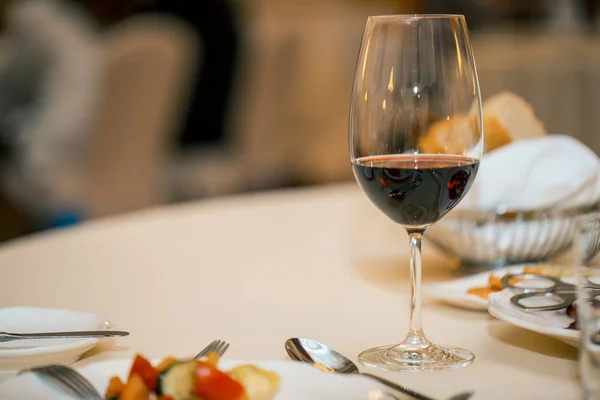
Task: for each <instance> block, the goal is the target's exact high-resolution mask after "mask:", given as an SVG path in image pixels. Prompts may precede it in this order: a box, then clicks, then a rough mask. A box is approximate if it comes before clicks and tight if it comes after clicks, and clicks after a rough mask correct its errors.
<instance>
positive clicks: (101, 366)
mask: <svg viewBox="0 0 600 400" xmlns="http://www.w3.org/2000/svg"><path fill="white" fill-rule="evenodd" d="M247 363H251V364H255V365H258V366H260V367H262V368H265V369H267V370H271V371H275V372H277V373H278V374H279V376H280V378H281V387H280V389H279V392H278V394H277V396H276V400H307V399H327V400H336V399H339V400H371V399H379V400H386V399H387V400H391V398H390V397H387V396H384V395H383V392H385V389H384V388H382V387H381V386H380V385H379V384H377V383H376V382H374V381H372V380H370V379H368V378H365V377H362V376H357V375H353V376H352V375H334V374H330V373H326V372H323V371H320V370H318V369H316V368H314V367H312V366H310V365H307V364H302V363H298V362H292V361H256V362H254V361H244V362H241V361H232V360H222V361H221V362H220V366H221V368H223V369H229V368H231V367H233V366H234V365H238V364H247ZM130 365H131V360H112V361H103V362H99V363H96V364H91V365H88V366H86V367H83V368H81V369H80V370H79V371H80V372H81V373H82V374H83V375H84V376H85V377H87V378H88V379H89V380H90V382H92V383H93V384H94V385H95V386H96V387H97V388H98V390H99V391H100V393H101V394H104V391H105V390H106V385H107V383H108V380H109V379H110V377H111V376H113V375H119V376H120V377H121V378H122V379H124V378H126V377H127V372H128V371H129V366H130ZM0 398H2V399H3V400H13V399H15V400H17V399H19V400H21V399H25V398H26V399H28V400H37V399H39V400H42V399H43V400H49V399H61V400H62V399H65V400H66V399H68V397H67V396H64V395H62V394H61V393H59V392H57V391H55V390H54V389H52V388H51V387H49V386H48V385H47V384H45V383H44V382H43V381H42V380H40V379H39V378H37V377H36V376H34V375H32V374H23V375H19V376H17V377H15V378H12V379H8V380H6V381H4V382H2V383H0Z"/></svg>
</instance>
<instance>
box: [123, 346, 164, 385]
mask: <svg viewBox="0 0 600 400" xmlns="http://www.w3.org/2000/svg"><path fill="white" fill-rule="evenodd" d="M134 374H137V375H139V376H140V378H142V380H143V381H144V383H145V384H146V387H147V388H148V390H149V391H151V392H154V391H155V390H156V383H157V381H158V375H159V374H158V371H157V370H156V368H154V367H153V366H152V364H150V361H148V360H146V359H145V358H144V357H142V356H141V355H139V354H137V355H136V356H135V360H133V364H132V365H131V371H129V378H131V376H132V375H134Z"/></svg>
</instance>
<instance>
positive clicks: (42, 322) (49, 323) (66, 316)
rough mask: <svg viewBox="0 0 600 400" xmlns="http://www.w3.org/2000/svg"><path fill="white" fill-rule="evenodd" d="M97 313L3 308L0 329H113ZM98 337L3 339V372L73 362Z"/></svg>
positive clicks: (0, 371) (0, 365)
mask: <svg viewBox="0 0 600 400" xmlns="http://www.w3.org/2000/svg"><path fill="white" fill-rule="evenodd" d="M111 328H112V326H111V325H110V323H108V322H107V321H106V320H105V319H104V318H103V317H102V316H100V315H97V314H91V313H85V312H79V311H71V310H62V309H52V308H36V307H9V308H0V332H12V333H36V332H59V331H77V330H100V329H111ZM98 341H99V339H35V340H18V341H17V340H15V341H11V342H4V343H0V374H11V373H15V372H17V371H19V370H21V369H23V368H28V367H32V366H36V365H43V364H52V363H63V364H70V363H72V362H75V361H77V359H78V358H79V357H80V356H81V355H82V354H83V353H85V352H86V351H88V350H90V349H91V348H92V347H94V346H95V345H96V344H97V343H98Z"/></svg>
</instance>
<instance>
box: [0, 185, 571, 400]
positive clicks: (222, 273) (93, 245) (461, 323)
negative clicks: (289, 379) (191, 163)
mask: <svg viewBox="0 0 600 400" xmlns="http://www.w3.org/2000/svg"><path fill="white" fill-rule="evenodd" d="M426 236H427V235H425V237H426ZM423 252H424V255H423V282H424V283H432V282H442V281H447V280H450V279H454V278H456V277H458V276H460V275H463V274H465V273H468V272H469V271H468V270H466V269H465V267H460V266H459V265H457V263H456V262H455V261H454V260H451V259H449V258H447V257H445V256H444V255H442V254H441V253H439V252H438V251H437V250H436V249H435V248H434V247H433V245H432V244H430V243H428V242H427V241H425V242H424V246H423ZM408 265H409V262H408V239H407V236H406V233H404V231H403V230H402V228H401V227H399V226H397V225H395V224H394V223H392V222H390V221H388V220H387V219H386V217H384V216H383V215H380V213H379V212H378V211H377V210H376V209H375V207H374V206H373V205H372V204H370V202H369V201H368V200H367V198H366V196H365V195H364V194H363V193H362V192H361V191H360V189H359V188H358V187H357V186H356V185H355V184H354V183H342V184H334V185H325V186H317V187H309V188H300V189H297V188H295V189H285V190H278V191H271V192H257V193H250V194H243V195H238V196H232V197H225V198H214V199H208V200H201V201H197V202H191V203H182V204H175V205H165V206H159V207H155V208H151V209H146V210H142V211H138V212H133V213H129V214H125V215H119V216H115V217H109V218H105V219H98V220H93V221H89V222H85V223H82V224H80V225H78V226H75V227H71V228H63V229H59V230H54V231H48V232H44V233H39V234H35V235H31V236H28V237H24V238H21V239H18V240H14V241H11V242H7V243H5V244H3V245H2V246H0V271H1V275H0V306H1V307H8V306H39V307H52V308H67V309H73V310H79V311H87V312H93V313H98V314H101V315H102V316H104V317H106V318H107V319H108V320H109V321H110V322H111V323H112V324H114V326H115V327H116V328H117V329H122V330H127V331H129V332H130V333H131V334H130V336H128V337H125V338H120V339H116V340H110V341H106V342H104V343H101V344H99V345H98V346H97V347H96V348H94V349H93V350H91V351H89V352H88V353H86V354H85V355H84V356H83V357H82V359H81V360H80V361H78V362H77V363H76V364H75V366H84V365H86V364H90V363H94V362H97V361H100V360H106V359H115V358H117V359H126V358H130V357H131V356H132V355H133V354H135V353H142V354H144V355H146V356H148V357H153V358H160V357H164V356H166V355H174V356H191V355H194V354H196V353H197V352H198V351H199V350H200V349H201V348H203V347H204V346H205V345H206V344H207V343H209V342H210V341H211V340H213V339H223V340H227V341H229V342H230V343H231V347H230V349H229V350H228V352H227V354H226V357H227V358H230V359H236V360H286V359H287V354H286V352H285V348H284V342H285V341H286V339H288V338H291V337H305V338H310V339H314V340H318V341H320V342H323V343H326V344H328V345H329V346H331V347H333V348H335V349H336V350H337V351H339V352H341V353H342V354H344V355H347V356H348V357H350V358H352V359H353V360H355V361H356V360H357V356H358V354H359V352H360V351H362V350H365V349H367V348H371V347H374V346H378V345H383V344H392V343H395V342H399V341H400V340H402V339H403V338H404V336H405V334H406V332H407V330H408V322H409V269H408ZM422 320H423V325H424V329H425V333H426V335H427V336H428V337H429V338H430V339H431V340H432V341H433V342H435V343H439V344H448V345H453V346H459V347H463V348H466V349H469V350H471V351H472V352H473V353H474V354H475V361H474V362H473V363H472V364H471V365H469V366H467V367H464V368H459V369H453V370H443V371H435V372H422V371H421V372H386V371H369V372H373V373H376V374H380V375H381V376H383V377H386V378H389V379H390V380H393V381H395V382H397V383H401V384H403V385H405V386H407V387H409V388H411V389H413V390H416V391H419V392H421V393H423V394H426V395H429V396H432V397H435V398H440V399H444V398H448V397H449V396H450V395H452V394H455V393H458V392H462V391H471V390H472V391H474V392H475V396H474V397H473V399H503V400H505V399H515V400H516V399H527V400H531V399H544V400H548V399H561V400H565V399H577V398H580V396H581V394H580V388H579V387H580V384H579V378H578V370H577V357H578V351H577V349H576V348H574V347H571V346H569V345H567V344H565V343H563V342H561V341H559V340H557V339H554V338H550V337H547V336H543V335H541V334H538V333H534V332H530V331H527V330H524V329H521V328H518V327H516V326H512V325H510V324H508V323H506V322H503V321H500V320H498V319H495V318H493V317H492V316H490V315H489V314H488V313H487V312H485V311H473V310H467V309H461V308H457V307H454V306H451V305H447V304H444V303H441V302H437V301H435V300H433V299H431V298H427V297H424V298H423V317H422ZM361 368H362V369H363V370H368V368H365V367H362V366H361Z"/></svg>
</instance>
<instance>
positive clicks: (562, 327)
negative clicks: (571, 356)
mask: <svg viewBox="0 0 600 400" xmlns="http://www.w3.org/2000/svg"><path fill="white" fill-rule="evenodd" d="M564 281H566V282H569V281H570V280H569V279H564ZM569 283H572V280H571V282H569ZM514 294H515V293H514V292H513V291H512V290H509V289H504V290H502V291H500V292H496V293H492V294H491V295H490V297H489V299H488V300H489V306H488V307H489V308H488V311H489V313H490V314H492V315H493V316H494V317H496V318H498V319H501V320H503V321H505V322H508V323H509V324H512V325H515V326H518V327H520V328H524V329H527V330H530V331H533V332H538V333H541V334H542V335H546V336H551V337H554V338H557V339H560V340H562V341H563V342H565V343H567V344H569V345H571V346H574V347H579V336H580V334H579V331H578V330H573V329H566V327H567V326H569V324H570V323H571V321H572V320H571V319H570V318H569V317H567V314H566V310H558V311H535V312H532V311H525V310H523V309H521V308H519V307H517V306H515V305H514V304H512V303H511V302H510V298H511V297H512V296H514Z"/></svg>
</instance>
